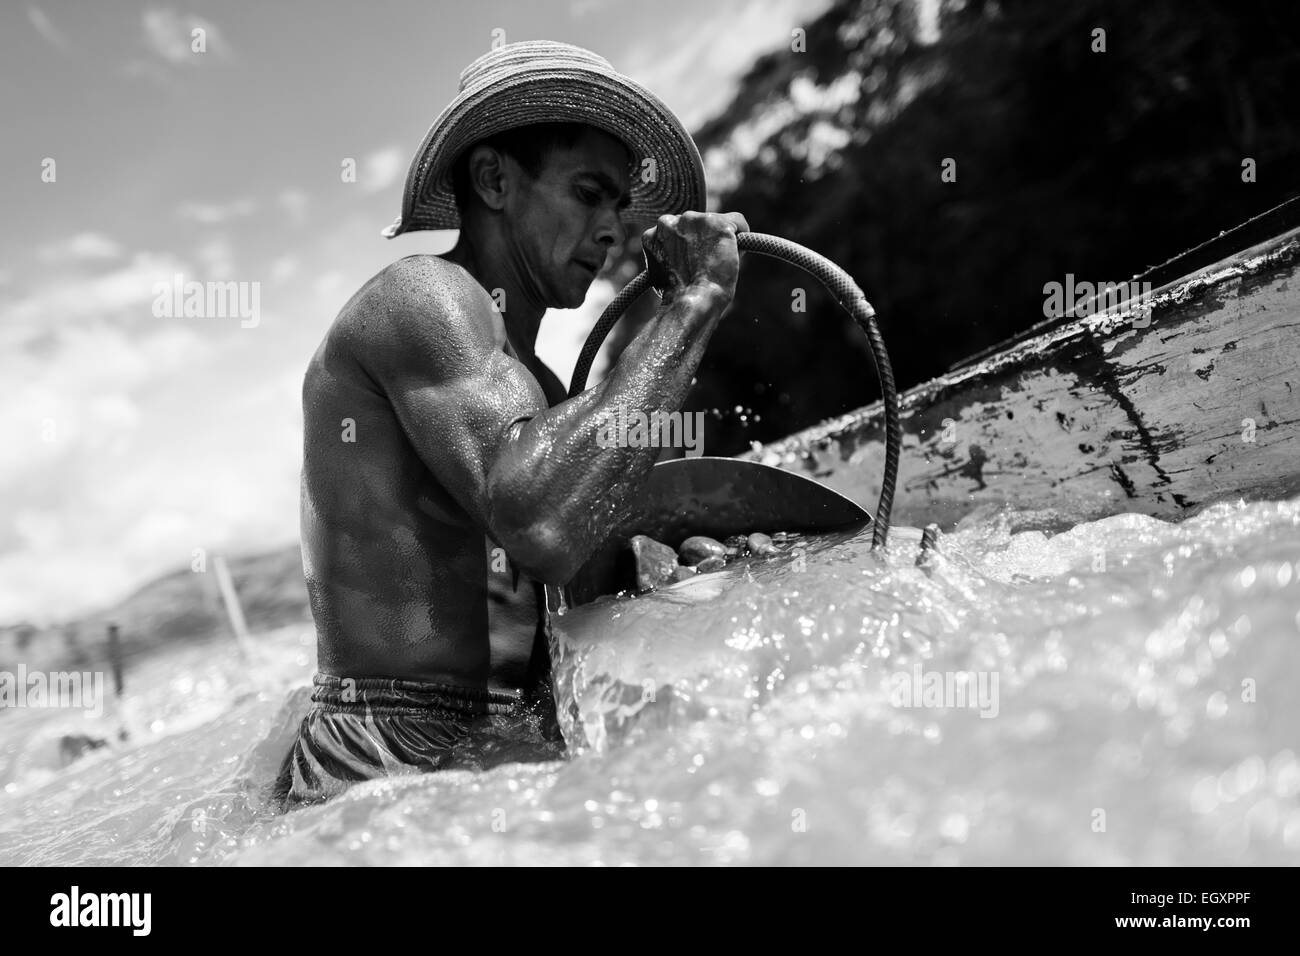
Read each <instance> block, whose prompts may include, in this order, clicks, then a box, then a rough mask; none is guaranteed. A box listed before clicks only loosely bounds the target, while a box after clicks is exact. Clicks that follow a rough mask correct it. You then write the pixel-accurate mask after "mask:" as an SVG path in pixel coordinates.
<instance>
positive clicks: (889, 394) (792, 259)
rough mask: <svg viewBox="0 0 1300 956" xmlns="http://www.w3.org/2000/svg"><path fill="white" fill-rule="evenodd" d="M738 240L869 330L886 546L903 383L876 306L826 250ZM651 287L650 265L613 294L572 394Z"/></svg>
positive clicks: (758, 238)
mask: <svg viewBox="0 0 1300 956" xmlns="http://www.w3.org/2000/svg"><path fill="white" fill-rule="evenodd" d="M736 246H737V248H738V249H739V250H740V251H741V252H753V253H757V254H758V255H760V256H770V257H771V258H773V259H780V260H781V261H783V262H788V263H790V264H791V265H793V266H798V267H799V268H800V269H802V270H803V271H804V272H807V273H808V274H809V275H811V276H812V277H813V278H815V279H817V280H818V281H819V282H821V284H822V285H823V286H824V287H825V288H826V291H827V292H829V293H830V294H831V296H832V298H834V299H835V301H836V302H838V303H839V304H840V307H841V308H843V309H844V310H845V311H846V312H848V313H849V315H851V316H853V321H854V322H856V323H857V324H858V327H859V328H860V329H862V331H863V332H864V333H865V334H866V336H867V343H868V344H869V345H870V346H871V358H872V361H874V362H875V365H876V375H877V377H878V378H879V379H880V389H881V394H882V399H883V403H884V406H885V468H884V475H883V476H882V478H881V482H880V502H879V504H878V505H877V506H876V516H875V521H874V526H873V531H872V537H871V547H872V549H873V550H874V549H875V548H882V549H883V548H884V547H885V546H886V543H887V540H888V537H889V516H890V512H891V511H892V510H893V507H894V487H895V485H896V484H897V482H898V461H899V458H900V457H901V454H902V447H903V426H902V424H901V420H900V414H899V409H898V388H897V386H896V385H895V383H894V372H893V368H892V366H891V365H890V364H889V353H888V352H887V351H886V349H885V340H884V338H883V337H882V336H881V334H880V328H879V326H877V324H876V310H875V309H873V308H872V307H871V303H869V302H868V301H867V297H866V296H865V295H863V294H862V290H861V289H860V288H858V284H857V283H856V282H854V281H853V278H852V277H851V276H850V275H849V274H848V273H847V272H845V271H844V270H843V269H841V268H840V267H839V266H837V265H836V264H835V263H833V262H831V260H829V259H827V258H826V257H825V256H823V255H820V254H818V253H816V252H813V251H812V250H811V249H807V248H805V247H804V246H801V245H799V244H798V243H795V242H791V241H790V240H789V239H782V238H781V237H780V236H769V235H767V234H765V233H761V232H742V233H739V234H738V235H737V236H736ZM649 287H650V274H649V271H648V270H646V271H642V272H641V273H640V275H638V276H637V277H636V278H634V279H633V280H632V281H631V282H629V283H628V284H627V285H626V286H624V287H623V289H622V290H621V291H620V292H619V293H618V295H616V296H614V301H612V302H610V304H609V305H608V306H606V307H605V311H604V312H603V313H601V316H600V319H599V320H598V321H597V322H596V325H595V326H594V327H593V328H592V330H591V333H590V334H589V335H588V336H587V341H586V343H585V344H584V345H583V346H582V352H581V353H579V355H578V362H577V364H576V365H575V366H574V368H573V380H572V381H571V382H570V384H569V397H570V398H573V397H574V396H575V395H578V394H580V393H581V392H582V391H583V389H585V388H586V387H587V375H588V374H589V373H590V372H591V363H592V362H593V361H595V358H596V353H597V352H599V351H600V346H601V345H602V344H603V343H604V341H605V338H606V337H607V336H608V335H609V333H610V330H611V329H613V328H614V325H615V323H617V322H618V320H619V318H620V317H621V316H622V315H623V313H624V312H625V311H627V308H628V306H630V305H631V304H632V303H633V302H635V301H636V300H637V299H638V298H639V297H640V296H641V294H642V293H643V292H645V290H646V289H648V288H649Z"/></svg>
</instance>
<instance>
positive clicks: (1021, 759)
mask: <svg viewBox="0 0 1300 956" xmlns="http://www.w3.org/2000/svg"><path fill="white" fill-rule="evenodd" d="M1030 517H1031V516H1025V515H1019V514H1017V513H1015V512H1009V511H1008V512H1003V513H1000V514H998V515H994V516H986V517H983V518H980V519H972V520H968V521H967V522H964V523H963V526H961V527H960V528H959V529H958V530H957V531H956V532H954V533H953V534H950V535H947V536H944V537H943V538H941V541H940V548H939V554H937V555H934V556H932V559H931V560H930V562H929V564H928V566H926V567H922V568H918V567H916V566H915V560H916V557H917V553H918V546H917V542H918V540H919V533H917V532H915V531H914V530H912V529H897V531H896V532H895V534H894V536H893V543H892V544H891V548H890V552H889V555H888V556H887V557H882V556H881V555H879V554H874V553H872V552H871V550H870V535H869V534H864V535H858V536H844V535H839V536H827V537H824V538H820V539H809V540H807V541H806V542H805V543H804V544H803V545H802V546H801V547H800V548H799V549H798V550H797V551H796V550H795V549H793V548H787V549H786V551H785V552H784V553H782V554H780V555H777V556H775V557H773V558H771V559H767V560H762V559H752V560H750V561H749V562H747V563H742V564H737V565H734V566H730V567H728V568H727V569H726V570H725V571H721V572H718V573H716V574H713V575H708V576H702V577H700V578H695V579H691V580H688V581H686V582H683V583H682V584H680V585H676V586H674V587H672V588H668V589H666V590H664V591H661V592H658V593H656V594H653V595H649V596H646V597H643V598H635V599H632V598H625V599H619V600H612V599H606V600H602V601H601V602H597V603H596V604H592V605H587V606H585V607H581V608H577V609H574V610H571V611H569V612H568V613H567V614H565V615H564V616H562V617H560V618H558V619H557V620H556V622H555V623H556V638H557V641H556V648H555V651H556V654H555V671H556V686H557V703H558V706H559V711H560V714H561V718H562V724H563V725H564V729H565V732H566V737H567V738H568V739H569V740H570V742H571V744H574V745H575V746H571V748H570V752H569V755H568V756H567V757H566V758H564V759H552V760H547V761H543V762H532V763H521V762H512V763H504V764H500V765H497V766H494V767H493V768H492V769H489V770H485V771H477V772H476V771H471V770H451V771H444V772H442V773H437V774H414V775H409V776H405V777H397V778H391V779H387V780H381V781H373V782H369V783H364V784H360V785H358V786H356V787H354V788H352V789H351V790H349V791H348V792H347V793H346V794H344V795H343V796H342V797H340V798H338V799H336V800H334V801H333V802H331V803H328V804H325V805H323V806H317V807H311V808H307V809H303V810H298V811H294V812H292V813H289V814H285V815H277V814H275V813H273V812H272V811H271V810H270V808H269V806H268V804H267V803H266V801H265V798H264V797H263V791H264V789H265V787H266V785H267V784H268V783H269V782H270V780H271V779H272V777H273V776H274V774H275V771H276V769H277V768H278V762H279V759H280V758H281V757H282V756H283V754H284V751H285V750H286V749H287V747H288V744H289V741H290V739H291V735H292V733H293V730H294V728H295V726H296V721H297V719H298V718H299V717H300V715H301V714H302V712H303V710H304V708H305V696H306V692H305V689H304V688H305V685H306V683H307V682H308V680H309V677H310V674H311V671H312V669H313V666H314V661H313V659H312V653H311V645H312V644H313V643H314V639H313V637H312V635H311V633H310V630H309V629H302V628H287V629H284V630H282V631H279V632H274V633H271V634H267V635H264V636H263V637H262V638H261V641H260V644H259V658H260V661H259V666H258V668H257V669H256V670H255V672H254V673H252V674H250V673H249V670H248V668H246V667H244V666H243V665H242V664H241V663H240V662H239V660H238V658H237V657H236V656H235V653H234V651H233V649H229V648H225V647H217V646H215V645H211V646H204V647H187V648H183V649H180V650H177V651H174V652H171V653H168V654H167V655H166V656H160V657H158V658H156V659H155V660H153V661H151V662H149V663H147V664H145V665H143V666H142V667H141V668H140V669H139V670H138V671H137V672H133V675H132V683H133V685H134V686H136V687H148V688H150V690H149V691H148V692H147V693H145V694H144V695H136V696H133V697H132V699H131V701H130V711H129V713H128V714H125V715H123V714H118V715H108V716H106V717H105V718H103V720H105V721H109V723H110V725H111V726H116V724H114V723H113V721H122V720H126V721H128V722H129V723H131V725H132V727H133V728H134V732H133V733H132V737H131V741H132V742H131V743H129V744H114V745H112V746H111V747H109V748H104V749H101V750H96V751H94V752H92V753H91V754H90V755H89V756H86V757H84V758H82V759H81V760H79V761H77V762H76V763H74V764H72V765H71V766H70V767H67V768H65V769H58V767H57V761H55V760H53V759H51V758H50V757H49V756H48V755H49V754H50V753H51V752H52V751H51V750H50V748H52V747H53V746H54V745H55V744H54V742H55V741H56V740H57V738H58V736H59V735H60V734H62V733H66V732H68V729H69V727H71V726H73V725H74V724H75V723H76V721H77V720H80V719H82V718H76V717H71V716H69V715H68V713H67V712H62V711H36V710H25V711H9V712H0V790H2V791H3V792H2V793H0V862H3V863H38V864H64V865H71V864H124V863H125V864H140V863H186V864H189V863H193V864H220V863H225V864H230V863H237V864H238V863H244V864H265V863H273V864H287V863H298V864H303V863H308V864H329V863H395V864H403V863H445V864H463V863H483V864H489V863H514V864H523V863H546V864H557V863H561V864H562V863H577V864H585V863H598V864H624V863H724V862H741V863H787V864H798V863H971V864H989V863H1010V864H1022V863H1023V864H1033V863H1049V864H1057V863H1060V864H1142V865H1162V864H1190V863H1200V864H1222V863H1256V864H1260V863H1262V864H1285V863H1290V864H1294V863H1296V862H1300V762H1297V757H1296V751H1297V750H1298V749H1300V744H1298V742H1297V735H1298V733H1300V697H1297V695H1295V694H1294V693H1293V688H1294V686H1295V685H1296V683H1297V681H1300V613H1298V612H1300V499H1296V500H1293V501H1289V502H1281V503H1258V504H1250V505H1246V504H1240V503H1239V504H1236V505H1217V506H1214V507H1211V508H1208V509H1206V510H1205V511H1203V512H1202V513H1200V514H1199V515H1197V516H1195V517H1193V518H1190V519H1188V520H1187V521H1185V522H1183V523H1181V524H1170V523H1166V522H1162V521H1158V520H1156V519H1152V518H1147V517H1143V516H1137V515H1121V516H1116V517H1112V518H1107V519H1104V520H1101V521H1096V522H1091V523H1088V524H1081V525H1078V526H1076V527H1074V528H1072V529H1071V530H1069V531H1066V532H1064V533H1059V534H1055V535H1051V534H1048V533H1045V532H1042V531H1032V530H1030V531H1016V530H1013V529H1017V528H1019V527H1023V526H1024V524H1025V522H1026V521H1028V520H1030ZM1034 517H1037V516H1034ZM99 733H100V734H101V735H107V734H108V733H109V731H107V730H105V729H104V728H103V727H102V726H101V727H100V729H99Z"/></svg>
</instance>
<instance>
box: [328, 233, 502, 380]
mask: <svg viewBox="0 0 1300 956" xmlns="http://www.w3.org/2000/svg"><path fill="white" fill-rule="evenodd" d="M491 309H492V298H491V296H489V295H488V294H487V292H486V290H484V288H483V287H482V286H481V285H479V284H478V282H477V281H475V279H474V277H473V276H471V275H470V274H469V273H468V272H466V271H465V270H464V269H462V268H461V267H460V266H458V265H456V264H455V263H452V262H448V261H446V260H445V259H442V258H439V257H438V256H432V255H412V256H407V257H405V258H403V259H398V260H397V261H396V262H393V263H391V264H389V265H387V266H385V267H384V268H383V269H382V270H380V271H379V272H378V273H377V274H376V275H375V276H374V277H373V278H372V279H371V280H370V281H369V282H367V283H366V285H365V286H363V287H362V289H361V290H360V291H359V292H358V294H357V295H356V296H354V297H353V300H352V301H351V302H349V303H348V305H347V306H346V307H345V308H344V310H343V312H342V313H340V315H339V318H338V320H337V322H336V325H335V329H334V335H335V336H336V337H338V338H340V339H342V340H344V341H346V342H347V343H348V345H349V347H350V348H351V349H352V350H353V351H356V352H363V353H370V354H372V355H373V354H374V353H376V352H380V353H382V354H383V355H384V356H385V357H387V358H390V359H391V358H396V357H398V356H400V355H402V354H406V355H407V357H408V358H414V357H415V356H414V355H412V354H411V352H412V351H413V352H415V353H419V354H426V353H428V352H429V351H430V350H432V351H442V350H444V349H445V348H446V347H447V346H448V345H450V344H451V342H453V341H456V340H458V339H460V338H461V337H462V336H465V337H466V338H467V339H470V340H474V339H480V338H483V339H485V340H490V339H492V338H494V334H493V331H492V329H491V328H489V327H485V326H484V323H483V316H484V315H485V314H486V313H488V312H490V311H491Z"/></svg>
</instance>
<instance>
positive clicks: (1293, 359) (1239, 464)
mask: <svg viewBox="0 0 1300 956" xmlns="http://www.w3.org/2000/svg"><path fill="white" fill-rule="evenodd" d="M1153 299H1154V306H1153V308H1152V311H1151V315H1150V323H1149V325H1148V326H1147V327H1140V326H1141V325H1142V324H1143V319H1142V318H1141V313H1140V312H1139V311H1138V309H1136V308H1132V309H1124V308H1122V309H1120V310H1117V311H1116V313H1115V314H1112V315H1104V316H1092V317H1089V318H1084V319H1076V320H1069V321H1065V322H1062V323H1060V324H1058V325H1056V326H1055V327H1053V328H1050V329H1048V330H1046V331H1044V332H1042V333H1041V334H1039V335H1037V336H1036V337H1034V338H1031V339H1028V340H1026V341H1023V342H1020V343H1017V344H1015V345H1012V346H1009V347H1008V348H1006V349H1004V350H1003V351H1001V352H998V353H996V354H994V355H992V356H990V357H989V358H987V359H984V360H983V361H981V362H979V363H978V364H976V365H973V366H970V367H968V368H964V369H961V370H960V371H957V372H954V373H951V374H949V375H946V376H942V377H940V378H937V379H934V380H933V381H930V382H927V383H926V384H924V385H921V386H918V387H917V388H914V389H912V390H911V391H909V392H907V393H906V394H905V395H904V396H903V399H902V420H903V428H904V436H905V437H904V444H903V458H902V462H901V465H900V469H899V482H898V494H897V498H896V501H895V507H894V519H895V521H897V522H899V523H905V524H912V525H917V524H923V523H926V522H930V521H936V522H939V523H940V524H942V525H945V526H947V525H951V524H952V523H955V522H956V521H957V520H959V519H960V518H961V517H963V516H964V515H966V514H968V513H970V512H971V511H973V510H975V509H976V508H980V507H981V506H999V505H1004V504H1009V505H1013V506H1015V507H1018V508H1024V509H1032V510H1055V511H1059V512H1061V513H1062V515H1063V516H1069V517H1070V518H1071V519H1072V520H1086V519H1091V518H1097V517H1101V516H1104V515H1107V514H1114V513H1118V512H1122V511H1141V512H1145V513H1147V514H1151V515H1156V516H1160V517H1165V518H1173V517H1179V516H1183V515H1187V514H1189V513H1191V512H1193V511H1195V510H1197V509H1199V508H1201V507H1203V506H1204V505H1206V504H1209V503H1211V502H1214V501H1218V500H1222V499H1224V498H1230V497H1237V496H1242V497H1246V498H1269V497H1282V496H1288V495H1292V494H1296V493H1300V430H1298V429H1300V335H1298V334H1297V333H1298V331H1300V230H1291V231H1289V232H1286V233H1284V234H1282V235H1280V236H1278V237H1276V238H1274V239H1271V240H1269V241H1267V242H1264V243H1261V244H1259V245H1256V246H1253V247H1252V248H1250V249H1247V250H1244V251H1242V252H1240V253H1238V254H1236V255H1233V256H1231V257H1229V258H1226V259H1224V260H1222V261H1220V262H1217V263H1215V264H1213V265H1211V266H1208V267H1206V268H1203V269H1201V270H1199V271H1197V272H1195V273H1193V274H1192V275H1189V276H1185V277H1183V278H1181V279H1179V280H1176V281H1174V282H1170V283H1168V284H1166V285H1164V286H1162V287H1161V288H1159V289H1157V290H1155V291H1154V294H1153ZM742 457H746V458H754V459H756V460H759V461H763V462H766V463H768V464H774V465H778V466H780V467H783V468H786V469H789V470H793V471H799V472H801V473H805V474H809V475H811V476H812V477H815V478H817V479H818V480H820V481H823V482H824V483H826V484H827V485H829V486H830V487H832V488H834V489H836V490H837V491H840V492H841V493H843V494H845V495H847V496H849V497H851V498H853V499H854V500H855V501H857V502H858V503H859V504H861V505H863V506H864V507H866V508H868V509H871V510H874V508H875V505H876V499H877V497H878V496H879V493H880V473H881V468H882V465H883V460H884V446H883V415H882V410H881V407H880V404H879V403H876V404H874V405H870V406H867V407H865V408H862V409H858V410H857V411H855V412H852V413H850V414H848V415H845V416H843V417H841V418H838V419H834V420H831V421H828V422H823V423H822V424H820V425H817V426H815V427H813V428H809V429H807V430H805V431H802V432H799V433H797V434H795V435H792V436H790V437H789V438H786V439H783V440H782V441H779V442H774V443H772V444H769V445H766V446H763V447H761V448H759V449H756V450H755V451H754V452H751V453H749V454H747V455H744V456H742Z"/></svg>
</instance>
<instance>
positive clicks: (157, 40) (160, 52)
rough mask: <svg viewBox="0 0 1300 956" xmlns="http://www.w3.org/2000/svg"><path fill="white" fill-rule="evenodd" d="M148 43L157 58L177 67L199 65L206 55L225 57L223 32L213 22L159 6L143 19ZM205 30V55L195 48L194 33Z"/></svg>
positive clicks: (225, 48)
mask: <svg viewBox="0 0 1300 956" xmlns="http://www.w3.org/2000/svg"><path fill="white" fill-rule="evenodd" d="M143 26H144V42H145V45H146V46H147V47H148V48H149V50H150V52H152V53H153V54H154V55H155V56H157V57H159V58H160V59H162V60H165V61H166V62H168V63H170V64H172V65H173V66H198V65H199V64H200V63H202V61H203V58H204V57H206V56H218V57H221V56H224V55H225V54H226V52H227V49H228V48H227V47H226V45H225V42H224V40H223V38H222V36H221V31H220V30H218V29H217V28H216V26H215V25H214V24H213V23H212V21H210V20H205V19H203V18H202V17H195V16H188V15H183V14H181V13H178V12H177V11H175V10H170V9H163V8H158V7H155V8H153V9H149V10H146V11H145V12H144V16H143ZM196 29H200V30H203V31H204V33H203V39H204V45H205V52H202V53H199V52H196V51H195V50H194V48H193V44H194V31H195V30H196Z"/></svg>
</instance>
